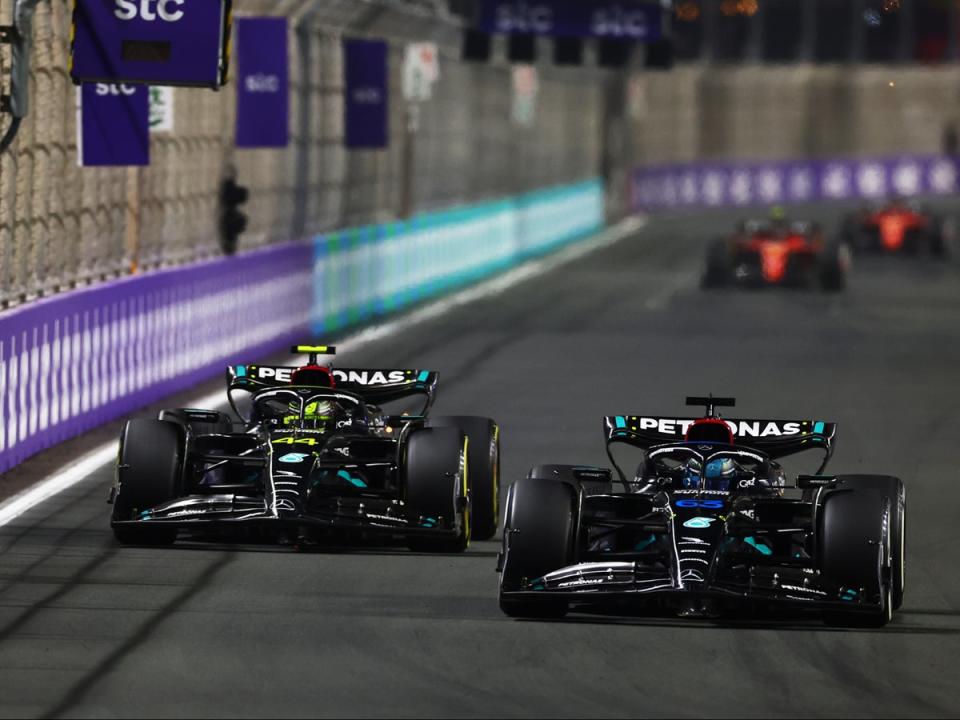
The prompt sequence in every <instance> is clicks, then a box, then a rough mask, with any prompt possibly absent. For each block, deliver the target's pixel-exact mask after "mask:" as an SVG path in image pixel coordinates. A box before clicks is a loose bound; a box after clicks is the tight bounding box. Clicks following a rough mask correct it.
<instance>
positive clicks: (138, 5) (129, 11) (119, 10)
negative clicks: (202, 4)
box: [113, 0, 186, 23]
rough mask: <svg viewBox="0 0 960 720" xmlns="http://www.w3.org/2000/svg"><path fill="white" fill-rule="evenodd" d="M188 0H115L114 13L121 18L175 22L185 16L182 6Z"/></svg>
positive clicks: (125, 19)
mask: <svg viewBox="0 0 960 720" xmlns="http://www.w3.org/2000/svg"><path fill="white" fill-rule="evenodd" d="M185 2H186V0H114V3H115V5H116V9H115V10H114V11H113V14H114V15H116V16H117V18H119V19H120V20H124V21H127V20H137V19H140V20H145V21H146V22H154V21H156V20H162V21H163V22H168V23H175V22H177V21H179V20H180V19H182V18H183V10H181V9H180V8H181V7H182V6H183V5H184V3H185Z"/></svg>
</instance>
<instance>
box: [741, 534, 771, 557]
mask: <svg viewBox="0 0 960 720" xmlns="http://www.w3.org/2000/svg"><path fill="white" fill-rule="evenodd" d="M743 541H744V542H745V543H746V544H747V545H749V546H750V547H752V548H753V549H754V550H758V551H759V552H760V554H761V555H773V550H771V549H770V547H769V546H768V545H767V544H766V543H764V542H759V541H757V539H756V538H754V537H753V536H752V535H751V536H749V537H745V538H744V539H743Z"/></svg>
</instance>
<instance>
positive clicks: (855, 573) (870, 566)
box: [820, 475, 905, 627]
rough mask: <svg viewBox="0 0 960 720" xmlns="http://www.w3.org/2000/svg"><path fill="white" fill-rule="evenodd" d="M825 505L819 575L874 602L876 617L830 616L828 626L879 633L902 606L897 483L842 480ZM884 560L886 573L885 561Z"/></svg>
mask: <svg viewBox="0 0 960 720" xmlns="http://www.w3.org/2000/svg"><path fill="white" fill-rule="evenodd" d="M842 481H843V482H842V483H841V485H840V488H841V489H840V490H838V491H834V492H831V493H830V494H828V495H827V497H826V498H825V499H824V503H823V510H822V513H821V518H822V524H821V528H820V561H821V571H822V572H823V575H824V576H825V577H826V578H828V579H830V580H833V581H834V582H837V583H840V584H842V585H846V586H849V587H851V588H858V589H859V588H864V589H865V590H866V592H867V593H868V594H869V595H870V596H872V597H873V598H879V600H880V602H879V604H880V606H881V607H880V609H879V610H877V611H875V612H854V611H851V612H844V611H830V612H826V613H824V620H825V621H826V622H827V623H829V624H831V625H838V626H852V627H882V626H884V625H886V624H887V623H888V622H889V621H890V619H891V618H892V617H893V611H894V610H895V609H896V608H897V607H899V605H900V604H901V603H902V602H903V590H904V564H903V563H904V557H903V552H904V526H905V514H904V510H905V498H904V494H903V483H902V482H901V481H900V480H898V479H897V478H890V477H884V476H870V475H852V476H843V477H842ZM888 556H889V566H890V567H889V573H887V571H886V567H884V566H885V564H886V561H887V559H888Z"/></svg>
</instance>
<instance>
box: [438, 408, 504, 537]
mask: <svg viewBox="0 0 960 720" xmlns="http://www.w3.org/2000/svg"><path fill="white" fill-rule="evenodd" d="M427 426H428V427H455V428H458V429H459V430H460V432H462V433H463V434H464V435H466V436H467V438H469V440H470V467H469V470H468V472H467V476H468V477H469V479H470V522H471V533H472V536H473V539H474V540H489V539H491V538H492V537H493V536H494V535H496V534H497V530H498V528H499V527H500V428H498V427H497V424H496V423H495V422H494V421H493V420H491V419H490V418H484V417H469V416H449V417H437V418H431V420H430V421H429V422H428V424H427Z"/></svg>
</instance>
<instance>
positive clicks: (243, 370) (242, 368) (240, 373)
mask: <svg viewBox="0 0 960 720" xmlns="http://www.w3.org/2000/svg"><path fill="white" fill-rule="evenodd" d="M246 376H247V366H246V365H237V377H238V378H242V377H246Z"/></svg>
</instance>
